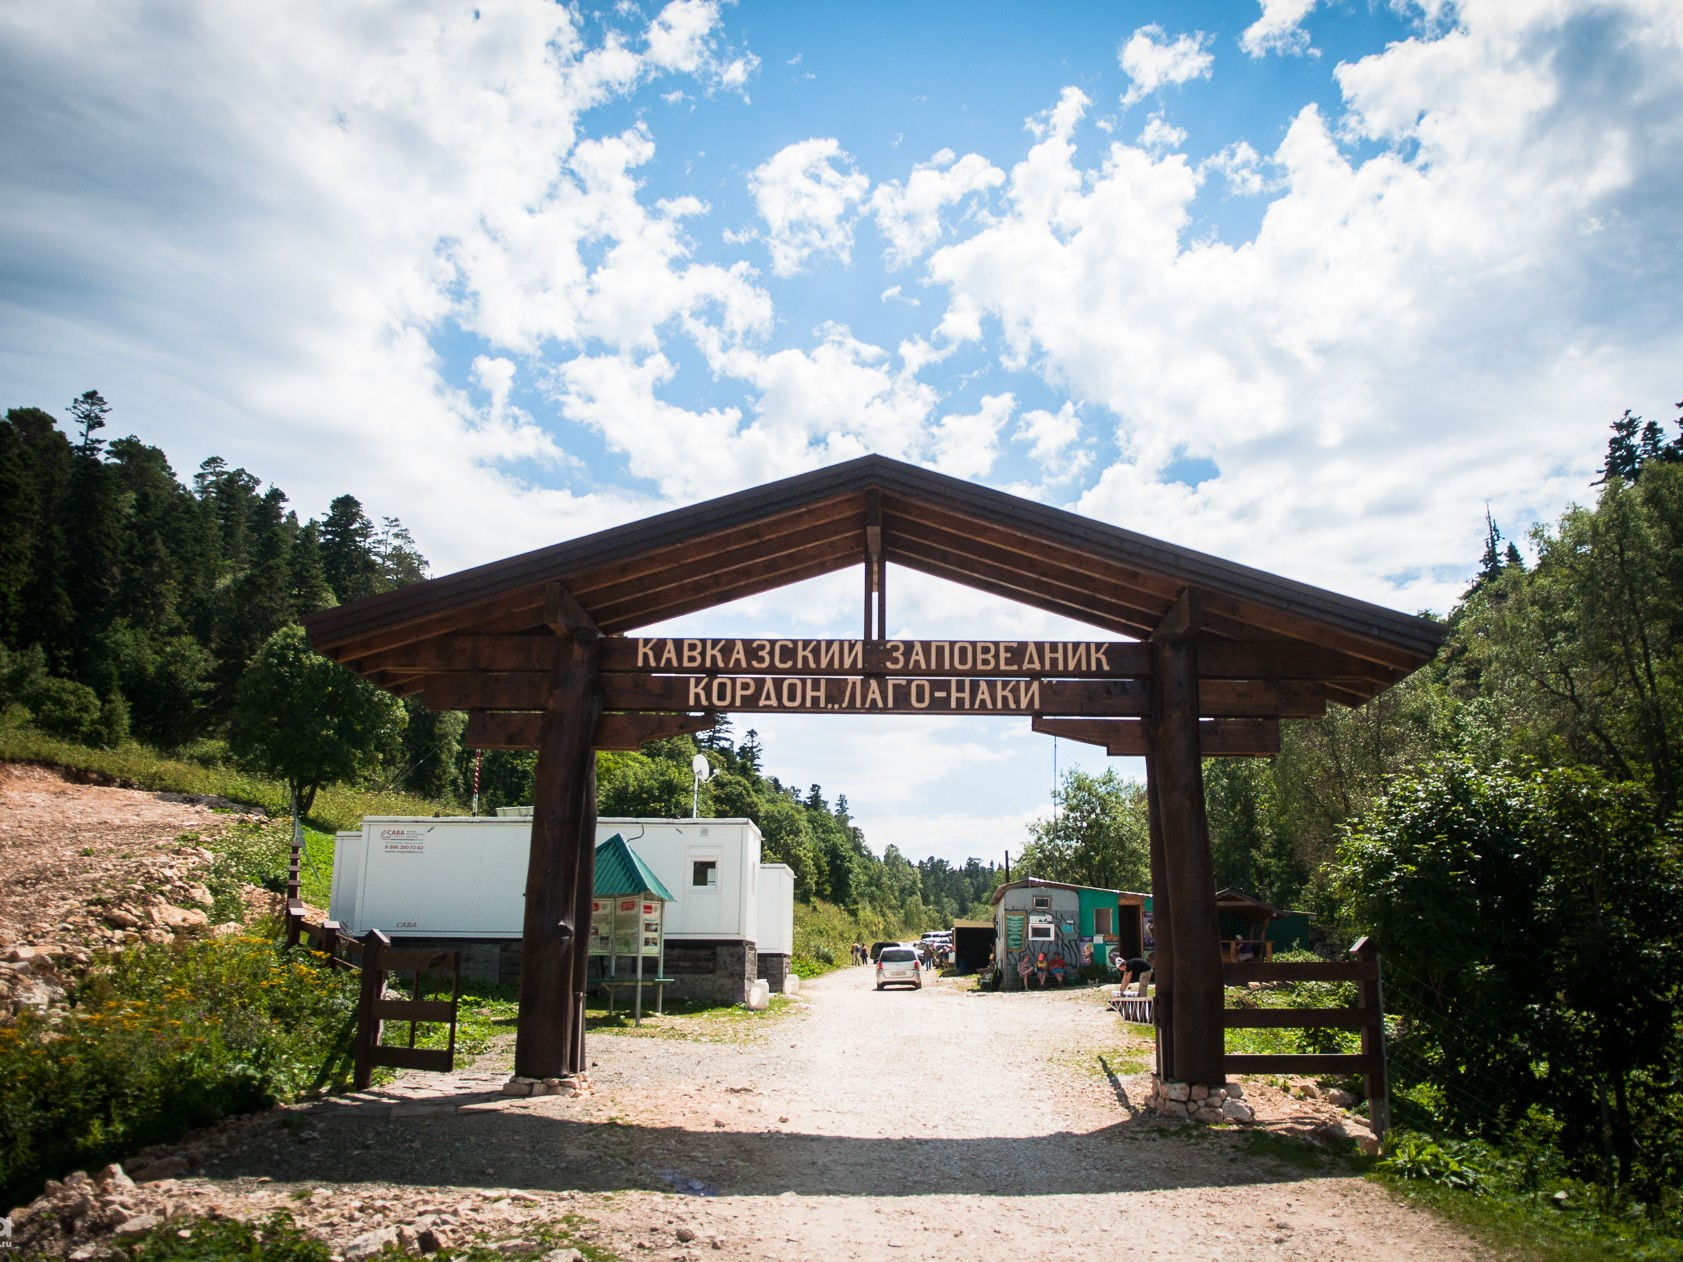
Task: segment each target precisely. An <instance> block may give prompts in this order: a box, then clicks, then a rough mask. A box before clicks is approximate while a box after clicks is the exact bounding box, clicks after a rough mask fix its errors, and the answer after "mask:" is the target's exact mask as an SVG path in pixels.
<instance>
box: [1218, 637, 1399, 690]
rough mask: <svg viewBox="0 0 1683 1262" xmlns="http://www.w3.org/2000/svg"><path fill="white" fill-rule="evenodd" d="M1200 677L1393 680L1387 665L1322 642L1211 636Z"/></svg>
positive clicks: (1383, 681) (1366, 681) (1377, 681)
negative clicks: (1240, 640) (1225, 638)
mask: <svg viewBox="0 0 1683 1262" xmlns="http://www.w3.org/2000/svg"><path fill="white" fill-rule="evenodd" d="M1198 678H1199V679H1318V680H1321V681H1322V682H1330V681H1334V680H1356V681H1360V682H1362V683H1384V684H1387V685H1389V683H1390V682H1391V679H1390V672H1389V671H1387V670H1385V669H1384V668H1383V667H1381V666H1378V665H1376V664H1374V663H1373V662H1369V661H1365V660H1363V659H1362V658H1359V657H1354V656H1352V655H1351V654H1349V653H1342V652H1339V651H1337V650H1336V649H1330V648H1325V647H1323V646H1321V645H1318V644H1305V643H1302V642H1297V643H1288V642H1286V641H1284V640H1268V641H1255V640H1253V641H1245V642H1238V641H1233V640H1217V639H1212V638H1208V637H1206V638H1203V639H1201V640H1200V641H1199V642H1198Z"/></svg>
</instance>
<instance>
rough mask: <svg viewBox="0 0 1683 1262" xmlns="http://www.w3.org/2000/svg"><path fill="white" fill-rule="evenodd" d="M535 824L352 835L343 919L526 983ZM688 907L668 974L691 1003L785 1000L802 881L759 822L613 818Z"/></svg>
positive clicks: (607, 825)
mask: <svg viewBox="0 0 1683 1262" xmlns="http://www.w3.org/2000/svg"><path fill="white" fill-rule="evenodd" d="M531 831H532V823H531V819H530V817H529V815H501V814H500V815H498V816H496V817H486V816H467V817H460V816H458V817H449V818H396V817H370V818H368V819H365V820H363V822H362V828H361V830H360V831H358V832H344V833H340V834H338V837H337V839H336V840H337V845H336V847H335V852H334V861H333V895H332V904H331V907H330V914H331V915H332V917H333V919H335V920H337V921H339V922H340V923H341V924H343V925H344V926H345V927H346V929H347V930H348V931H349V932H351V933H357V934H361V933H366V932H367V931H368V930H370V929H379V930H382V931H383V932H385V933H386V934H388V935H389V936H390V937H391V938H392V939H393V940H394V941H396V940H397V939H400V938H401V939H403V940H404V941H405V942H406V943H409V944H413V945H418V944H421V943H423V942H429V943H430V942H433V941H435V940H436V941H438V942H439V943H440V944H443V943H445V942H449V943H450V944H451V945H458V946H462V947H463V948H464V955H463V973H464V975H466V976H478V977H482V978H501V979H503V980H508V979H510V978H511V977H512V976H516V975H518V967H519V965H518V961H519V947H520V937H521V929H522V925H523V921H524V915H525V905H524V891H525V887H526V862H527V854H528V850H529V847H530V843H531ZM616 833H617V834H619V835H620V836H621V837H623V838H624V839H625V841H626V842H627V844H629V845H630V846H631V848H632V849H633V850H635V851H636V852H637V854H638V855H639V856H640V857H641V858H642V860H643V862H644V863H646V864H647V865H648V866H649V868H650V870H651V871H653V872H654V874H655V875H656V876H658V877H659V878H660V880H661V882H662V883H663V884H664V885H666V887H667V888H668V889H669V890H670V891H671V892H672V894H673V895H674V896H675V900H676V901H674V902H673V903H671V904H669V905H668V907H667V909H666V970H665V971H666V974H667V976H669V977H671V978H672V979H673V984H672V986H671V987H669V993H670V994H672V995H674V996H676V997H680V998H697V999H710V1000H716V1001H722V1002H730V1003H735V1002H740V1001H741V1000H742V999H743V998H744V997H745V995H746V993H747V989H748V987H749V986H750V985H752V983H753V981H754V979H755V978H756V977H762V976H763V977H765V978H766V979H767V981H768V982H770V984H771V987H772V989H773V990H782V988H783V981H784V978H786V977H787V975H788V969H789V956H790V954H791V952H792V950H793V945H794V876H793V873H792V872H790V870H789V869H788V868H787V867H785V866H784V865H783V864H780V863H778V864H762V863H761V862H760V844H761V842H760V830H759V829H758V828H757V827H756V826H755V825H754V822H753V821H752V820H748V819H599V820H597V821H596V840H597V843H598V844H600V843H601V842H603V841H606V840H607V839H608V838H609V837H611V836H613V835H614V834H616Z"/></svg>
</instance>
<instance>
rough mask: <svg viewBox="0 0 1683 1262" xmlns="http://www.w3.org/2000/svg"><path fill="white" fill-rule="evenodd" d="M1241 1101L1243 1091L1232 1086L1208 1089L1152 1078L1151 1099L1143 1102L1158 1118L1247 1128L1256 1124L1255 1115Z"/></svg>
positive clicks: (1237, 1086) (1235, 1084)
mask: <svg viewBox="0 0 1683 1262" xmlns="http://www.w3.org/2000/svg"><path fill="white" fill-rule="evenodd" d="M1244 1097H1245V1092H1244V1089H1243V1088H1242V1087H1240V1086H1239V1084H1238V1083H1236V1082H1225V1083H1221V1084H1220V1085H1218V1086H1213V1087H1211V1086H1206V1085H1204V1084H1203V1083H1192V1082H1173V1081H1169V1080H1166V1079H1163V1078H1156V1077H1153V1078H1152V1080H1151V1098H1150V1099H1149V1100H1148V1101H1146V1107H1147V1108H1149V1109H1150V1110H1151V1111H1152V1112H1153V1113H1155V1114H1157V1115H1158V1116H1159V1117H1172V1118H1177V1119H1179V1120H1181V1121H1188V1122H1229V1123H1238V1124H1240V1125H1242V1126H1248V1125H1250V1124H1251V1123H1252V1122H1254V1121H1256V1113H1255V1111H1254V1110H1252V1108H1251V1106H1250V1105H1248V1104H1246V1103H1245V1099H1244Z"/></svg>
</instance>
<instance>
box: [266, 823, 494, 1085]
mask: <svg viewBox="0 0 1683 1262" xmlns="http://www.w3.org/2000/svg"><path fill="white" fill-rule="evenodd" d="M299 851H300V846H299V844H298V842H297V841H296V840H295V841H294V842H293V844H292V853H291V856H290V858H289V859H288V861H287V872H286V910H285V921H286V944H287V945H288V946H298V945H299V944H301V943H307V944H308V945H309V948H310V950H312V951H318V952H320V953H321V954H323V955H325V956H327V958H328V960H329V962H330V963H331V964H332V966H333V967H334V968H342V969H348V970H350V971H352V972H357V973H360V974H361V975H362V989H361V991H360V993H359V995H358V997H357V1009H356V1035H355V1038H354V1040H353V1043H352V1057H353V1064H354V1075H355V1084H356V1089H357V1090H358V1091H362V1090H365V1089H366V1088H367V1087H368V1085H369V1083H371V1082H372V1081H373V1080H374V1070H375V1069H376V1068H378V1067H381V1066H384V1067H387V1068H391V1069H426V1070H433V1071H436V1072H440V1073H449V1072H450V1070H452V1069H453V1068H455V1064H456V1008H457V1004H458V1001H459V999H460V996H461V979H462V953H461V952H460V951H440V950H431V949H427V948H422V949H419V950H416V949H408V948H398V947H393V946H392V944H391V939H390V938H388V937H386V935H385V934H383V933H381V932H380V931H379V930H378V929H370V930H369V931H368V932H367V933H365V934H363V935H362V937H360V938H356V937H352V936H351V935H350V934H348V933H346V932H345V931H344V927H343V926H342V925H340V923H339V922H338V921H337V920H326V921H322V922H321V923H320V924H317V923H315V922H313V921H311V920H309V919H308V917H307V914H306V911H305V907H304V901H303V898H302V897H301V896H300V894H299V877H298V866H299V857H300V856H299ZM393 973H397V974H404V973H407V974H409V975H410V985H409V993H410V996H411V997H410V998H407V999H406V998H402V997H401V996H396V995H392V994H391V993H389V991H388V989H387V984H386V983H387V979H388V978H389V977H390V976H391V975H392V974H393ZM424 976H426V977H435V978H439V979H443V978H446V977H447V978H449V981H450V998H448V999H423V998H421V993H422V983H421V978H422V977H424ZM387 1021H407V1022H408V1023H409V1041H408V1044H407V1045H406V1046H387V1045H385V1044H383V1043H382V1042H381V1038H382V1035H383V1033H384V1030H385V1023H386V1022H387ZM423 1022H424V1023H436V1024H439V1025H446V1026H448V1027H449V1030H450V1039H449V1045H448V1046H447V1047H441V1048H430V1047H416V1046H415V1035H416V1027H417V1026H418V1025H419V1024H421V1023H423Z"/></svg>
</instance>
